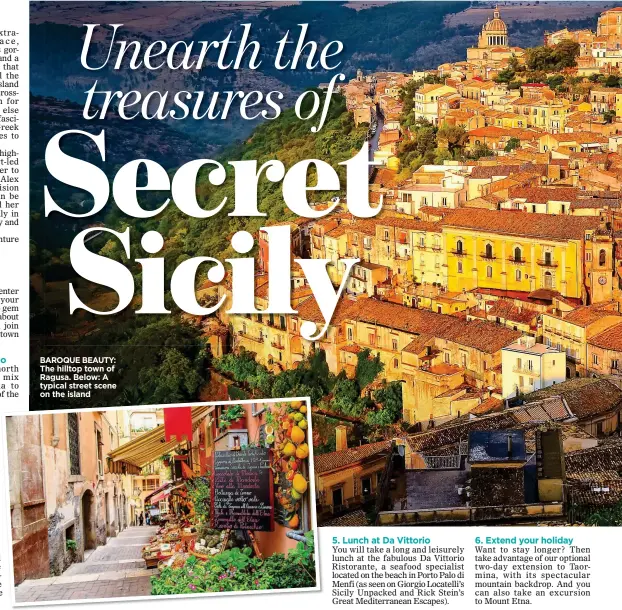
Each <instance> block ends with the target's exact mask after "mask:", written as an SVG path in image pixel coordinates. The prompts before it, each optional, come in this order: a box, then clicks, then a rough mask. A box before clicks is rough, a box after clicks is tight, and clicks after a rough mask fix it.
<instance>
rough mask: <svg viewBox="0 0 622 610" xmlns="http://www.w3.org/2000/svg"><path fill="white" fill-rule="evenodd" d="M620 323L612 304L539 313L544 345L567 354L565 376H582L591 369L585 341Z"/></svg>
mask: <svg viewBox="0 0 622 610" xmlns="http://www.w3.org/2000/svg"><path fill="white" fill-rule="evenodd" d="M621 321H622V317H621V316H620V313H619V312H618V308H617V304H614V303H612V304H608V305H600V306H596V305H592V306H590V307H578V308H577V309H574V310H572V311H570V312H562V311H560V310H559V309H557V308H555V309H553V311H552V312H551V313H544V314H542V336H543V339H544V343H545V345H547V346H550V347H555V348H557V349H558V350H560V351H564V352H566V377H575V376H576V377H584V376H586V375H587V374H588V372H589V370H590V368H591V367H590V362H589V361H588V352H589V347H588V342H589V341H590V340H591V339H593V338H594V337H596V336H597V335H599V334H600V333H602V332H603V331H605V330H607V329H608V328H611V327H613V326H617V325H619V324H620V322H621ZM596 364H598V360H597V361H596Z"/></svg>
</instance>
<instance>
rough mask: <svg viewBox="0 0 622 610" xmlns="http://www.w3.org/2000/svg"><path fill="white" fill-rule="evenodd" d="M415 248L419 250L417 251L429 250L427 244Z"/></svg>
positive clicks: (417, 245)
mask: <svg viewBox="0 0 622 610" xmlns="http://www.w3.org/2000/svg"><path fill="white" fill-rule="evenodd" d="M415 248H417V250H427V246H426V245H425V244H421V243H419V244H416V245H415Z"/></svg>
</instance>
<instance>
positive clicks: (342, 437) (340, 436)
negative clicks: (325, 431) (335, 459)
mask: <svg viewBox="0 0 622 610" xmlns="http://www.w3.org/2000/svg"><path fill="white" fill-rule="evenodd" d="M335 441H336V450H337V451H343V450H344V449H347V448H348V427H347V426H337V427H336V428H335Z"/></svg>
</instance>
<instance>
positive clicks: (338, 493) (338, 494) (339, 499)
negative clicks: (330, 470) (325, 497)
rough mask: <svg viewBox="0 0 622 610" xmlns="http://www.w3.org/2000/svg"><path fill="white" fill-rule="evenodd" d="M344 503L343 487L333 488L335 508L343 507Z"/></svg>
mask: <svg viewBox="0 0 622 610" xmlns="http://www.w3.org/2000/svg"><path fill="white" fill-rule="evenodd" d="M342 505H343V488H341V487H339V488H337V489H333V508H334V509H336V508H341V506H342Z"/></svg>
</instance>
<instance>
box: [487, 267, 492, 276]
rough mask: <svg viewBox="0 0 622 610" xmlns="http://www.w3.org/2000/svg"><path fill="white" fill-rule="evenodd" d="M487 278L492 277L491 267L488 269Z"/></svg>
mask: <svg viewBox="0 0 622 610" xmlns="http://www.w3.org/2000/svg"><path fill="white" fill-rule="evenodd" d="M486 277H492V267H491V266H490V265H489V266H488V267H486Z"/></svg>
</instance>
